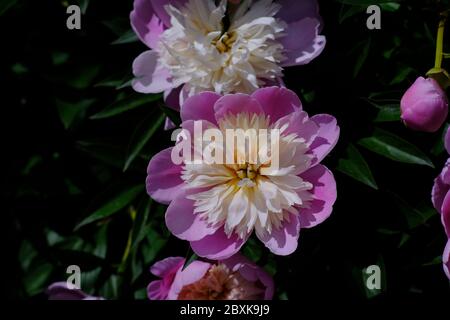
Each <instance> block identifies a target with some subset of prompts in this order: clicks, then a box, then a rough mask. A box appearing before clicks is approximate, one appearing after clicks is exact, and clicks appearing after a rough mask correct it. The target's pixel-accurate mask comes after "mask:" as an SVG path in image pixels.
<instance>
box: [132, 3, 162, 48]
mask: <svg viewBox="0 0 450 320" xmlns="http://www.w3.org/2000/svg"><path fill="white" fill-rule="evenodd" d="M130 21H131V27H132V28H133V30H134V32H135V33H136V35H137V36H138V37H139V39H140V40H141V41H142V42H143V43H145V44H146V45H147V46H148V47H150V48H152V49H156V48H157V46H158V42H159V37H160V35H161V33H163V31H164V25H163V23H162V21H161V19H160V18H159V17H158V16H157V15H156V14H155V11H154V10H153V6H152V1H151V0H135V1H134V4H133V11H131V13H130Z"/></svg>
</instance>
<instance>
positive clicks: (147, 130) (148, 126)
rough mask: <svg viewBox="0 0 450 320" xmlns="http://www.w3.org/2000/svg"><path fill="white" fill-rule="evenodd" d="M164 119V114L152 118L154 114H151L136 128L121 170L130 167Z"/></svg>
mask: <svg viewBox="0 0 450 320" xmlns="http://www.w3.org/2000/svg"><path fill="white" fill-rule="evenodd" d="M164 120H165V116H164V115H159V116H158V117H157V118H156V119H154V114H152V115H151V116H150V117H148V118H147V119H144V121H143V122H142V123H141V124H140V125H139V126H138V127H137V128H136V131H135V132H134V134H133V136H132V138H131V141H130V144H129V148H128V149H129V150H128V152H127V157H126V161H125V165H124V167H123V171H126V170H127V169H128V168H129V167H130V165H131V163H132V162H133V161H134V159H136V157H137V156H138V155H139V153H140V152H141V150H142V148H144V146H145V145H146V144H147V142H148V141H149V140H150V139H151V137H152V136H153V134H154V133H155V132H156V130H158V128H159V127H161V125H162V124H163V122H164Z"/></svg>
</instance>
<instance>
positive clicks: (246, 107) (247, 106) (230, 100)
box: [214, 93, 264, 122]
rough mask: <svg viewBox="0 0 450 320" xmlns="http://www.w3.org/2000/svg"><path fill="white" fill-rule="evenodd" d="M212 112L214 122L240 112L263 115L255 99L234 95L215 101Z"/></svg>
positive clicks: (241, 94) (243, 95)
mask: <svg viewBox="0 0 450 320" xmlns="http://www.w3.org/2000/svg"><path fill="white" fill-rule="evenodd" d="M214 112H215V118H216V121H217V122H219V121H220V119H222V118H223V117H225V116H226V115H229V114H233V115H236V114H239V113H242V112H247V113H249V114H253V113H256V114H263V113H264V110H263V108H262V107H261V105H260V104H259V102H258V101H257V100H256V99H254V98H252V97H250V96H249V95H247V94H243V93H236V94H228V95H225V96H223V97H222V98H220V99H219V100H217V102H216V103H215V105H214Z"/></svg>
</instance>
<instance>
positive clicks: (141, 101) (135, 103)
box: [90, 94, 161, 119]
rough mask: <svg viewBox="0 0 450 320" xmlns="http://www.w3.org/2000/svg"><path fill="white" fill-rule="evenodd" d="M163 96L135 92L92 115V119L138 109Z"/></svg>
mask: <svg viewBox="0 0 450 320" xmlns="http://www.w3.org/2000/svg"><path fill="white" fill-rule="evenodd" d="M160 98H161V95H160V94H147V95H142V94H133V95H131V96H128V97H126V98H124V99H121V100H118V101H116V102H114V103H112V104H110V105H109V106H107V107H106V108H105V109H103V110H102V111H100V112H98V113H96V114H94V115H92V116H91V117H90V119H105V118H109V117H112V116H115V115H118V114H121V113H123V112H126V111H129V110H133V109H136V108H138V107H140V106H143V105H146V104H148V103H150V102H153V101H156V100H158V99H160Z"/></svg>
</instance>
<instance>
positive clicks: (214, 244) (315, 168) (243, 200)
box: [147, 87, 339, 260]
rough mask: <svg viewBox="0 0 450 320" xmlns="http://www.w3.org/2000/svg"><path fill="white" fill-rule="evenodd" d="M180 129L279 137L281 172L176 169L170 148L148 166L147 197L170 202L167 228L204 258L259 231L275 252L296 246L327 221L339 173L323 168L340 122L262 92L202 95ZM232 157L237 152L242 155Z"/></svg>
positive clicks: (231, 249)
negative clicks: (306, 231)
mask: <svg viewBox="0 0 450 320" xmlns="http://www.w3.org/2000/svg"><path fill="white" fill-rule="evenodd" d="M181 118H182V121H183V122H182V128H184V129H185V130H188V131H191V130H192V128H193V127H194V121H201V123H202V125H203V128H215V129H218V130H219V131H224V130H225V129H243V130H246V129H249V128H254V129H274V128H278V129H280V132H281V139H280V142H279V168H277V169H273V170H271V169H267V168H266V170H265V171H264V173H263V170H261V169H262V167H263V166H264V165H262V164H260V165H256V166H255V165H250V164H244V165H239V166H236V165H225V164H224V165H220V164H207V163H202V164H191V163H181V164H174V162H173V161H172V149H173V148H169V149H166V150H163V151H161V152H160V153H158V154H156V155H155V156H154V157H153V159H152V160H151V161H150V163H149V166H148V170H147V173H148V176H147V192H148V194H149V195H150V196H151V197H152V198H153V199H155V200H157V201H159V202H161V203H164V204H169V207H168V209H167V211H166V216H165V220H166V225H167V227H168V228H169V230H170V231H171V232H172V234H174V235H175V236H177V237H178V238H180V239H183V240H187V241H189V242H190V244H191V247H192V249H193V250H194V251H195V253H196V254H198V255H199V256H201V257H206V258H209V259H215V260H216V259H225V258H228V257H230V256H232V255H233V254H235V253H236V252H238V251H239V249H240V248H241V247H242V245H243V244H244V243H245V242H246V241H247V239H248V237H249V236H250V235H251V234H252V233H253V231H255V234H256V236H257V237H258V238H259V239H260V240H261V241H262V242H263V243H264V245H265V246H266V247H267V248H269V250H270V251H272V252H273V253H275V254H278V255H288V254H291V253H292V252H294V251H295V250H296V248H297V242H298V237H299V232H300V229H301V228H310V227H314V226H316V225H318V224H319V223H321V222H323V221H324V220H325V219H327V218H328V217H329V216H330V214H331V212H332V209H333V204H334V202H335V200H336V182H335V180H334V177H333V174H332V173H331V172H330V171H329V170H328V169H327V168H326V167H325V166H323V165H321V164H320V162H321V161H322V160H323V158H324V157H325V156H326V155H327V154H328V153H329V152H330V151H331V150H332V149H333V147H334V146H335V144H336V143H337V140H338V137H339V127H338V126H337V123H336V119H335V118H334V117H332V116H330V115H327V114H321V115H316V116H314V117H311V118H310V117H308V114H307V113H306V112H304V111H303V110H302V104H301V102H300V100H299V98H298V97H297V95H296V94H295V93H294V92H292V91H290V90H288V89H285V88H279V87H269V88H263V89H258V90H257V91H255V92H254V93H253V94H252V95H246V94H229V95H225V96H220V95H218V94H216V93H213V92H203V93H200V94H198V95H195V96H193V97H191V98H189V99H187V100H186V102H185V103H184V104H183V106H182V108H181ZM231 152H236V153H239V152H240V150H232V151H231Z"/></svg>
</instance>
